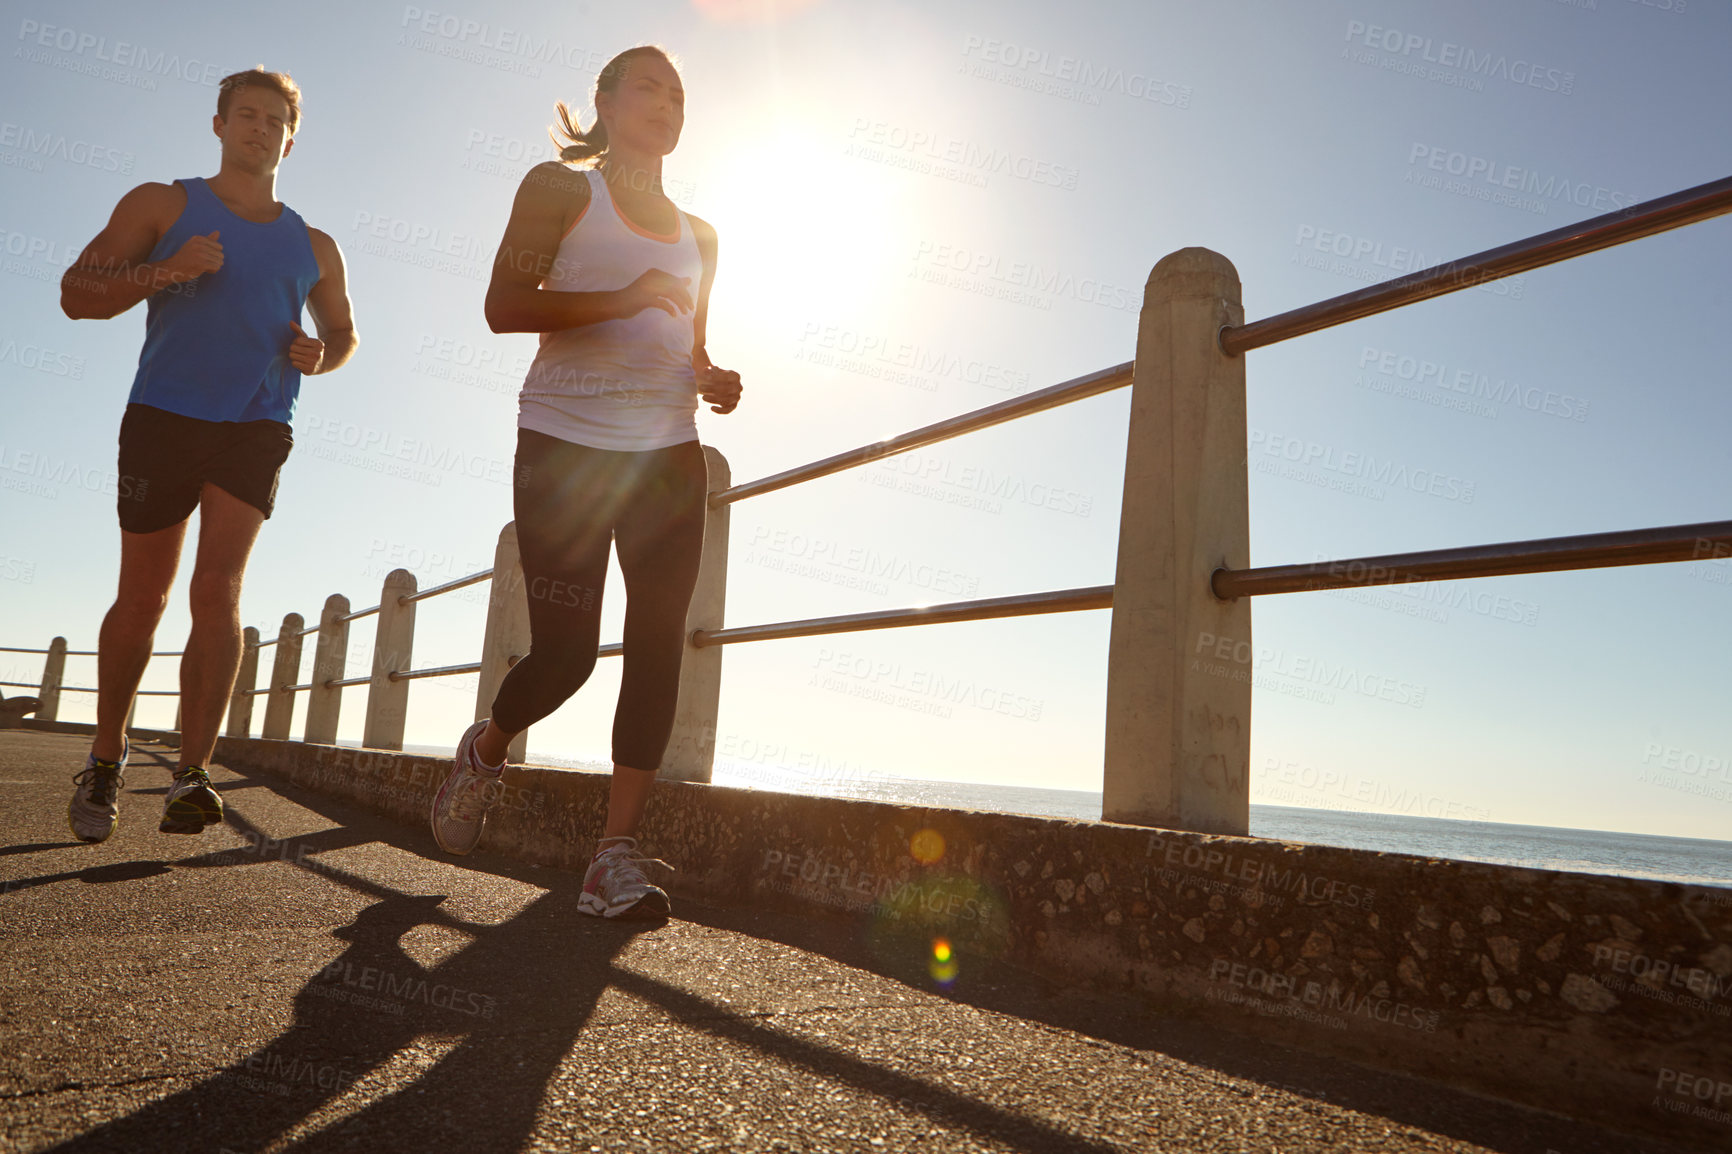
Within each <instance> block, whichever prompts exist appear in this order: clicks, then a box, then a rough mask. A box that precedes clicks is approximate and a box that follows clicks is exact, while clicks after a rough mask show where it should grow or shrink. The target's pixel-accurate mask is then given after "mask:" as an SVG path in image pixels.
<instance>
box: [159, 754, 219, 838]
mask: <svg viewBox="0 0 1732 1154" xmlns="http://www.w3.org/2000/svg"><path fill="white" fill-rule="evenodd" d="M222 819H223V799H222V798H220V797H218V796H217V791H216V790H214V789H212V788H211V784H210V775H209V774H207V773H206V772H205V771H204V767H203V766H199V765H188V766H184V767H183V768H182V769H180V771H179V772H177V773H176V774H175V775H174V784H173V785H171V786H170V787H169V789H168V800H167V801H165V802H164V803H163V806H162V824H161V825H159V826H157V827H156V828H157V829H158V830H160V831H162V832H163V833H203V832H204V827H205V826H207V825H215V824H216V823H217V822H219V821H221V820H222Z"/></svg>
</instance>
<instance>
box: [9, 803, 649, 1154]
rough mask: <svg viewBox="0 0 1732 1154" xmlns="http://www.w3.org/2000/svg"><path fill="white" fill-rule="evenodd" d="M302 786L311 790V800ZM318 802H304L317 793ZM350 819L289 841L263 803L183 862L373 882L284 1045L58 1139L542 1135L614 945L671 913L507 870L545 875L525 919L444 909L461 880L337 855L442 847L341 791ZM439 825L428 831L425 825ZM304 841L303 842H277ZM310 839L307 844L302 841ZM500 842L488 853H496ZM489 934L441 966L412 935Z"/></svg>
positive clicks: (145, 868) (84, 1144) (473, 1148)
mask: <svg viewBox="0 0 1732 1154" xmlns="http://www.w3.org/2000/svg"><path fill="white" fill-rule="evenodd" d="M297 800H298V801H300V800H302V799H297ZM303 803H304V802H303ZM319 809H320V810H321V811H323V812H325V816H328V817H331V818H332V819H333V820H336V821H337V822H339V823H340V824H339V825H338V826H337V828H333V829H327V830H323V831H320V832H318V833H313V834H308V835H304V836H297V837H293V838H284V839H281V840H280V841H276V842H272V841H270V839H266V838H264V836H263V834H262V833H261V832H260V831H259V829H258V827H257V826H256V825H255V824H254V823H253V822H251V821H249V820H248V819H247V818H246V816H245V815H243V814H241V813H239V812H238V811H236V810H235V809H234V808H233V807H230V809H229V815H228V819H227V824H229V825H230V826H231V827H233V828H234V829H236V830H237V831H240V832H242V833H243V834H244V835H247V836H248V837H249V846H248V847H243V848H239V849H234V848H231V849H227V850H219V851H215V852H213V853H210V854H206V855H201V856H200V857H197V858H192V859H185V860H182V861H180V862H176V863H174V865H175V866H176V867H187V866H191V867H193V868H212V867H222V866H235V865H242V864H249V863H253V862H264V861H278V860H282V861H287V862H288V863H289V864H290V865H292V866H295V867H298V868H301V869H305V870H308V871H309V872H312V873H314V874H315V875H317V876H319V877H321V878H322V879H324V880H327V881H329V882H331V883H333V884H336V885H340V886H344V887H345V888H348V889H350V890H353V891H357V892H360V893H362V894H365V895H368V896H371V897H373V898H374V899H375V900H373V901H372V902H371V904H369V905H367V906H365V907H364V908H363V909H362V910H361V911H360V912H359V913H358V914H357V915H356V917H355V918H354V920H353V921H352V922H350V923H349V924H347V925H345V926H340V927H338V928H336V929H334V930H332V931H330V936H331V937H333V938H335V939H337V940H338V941H341V942H344V943H346V946H345V948H344V950H343V951H342V953H341V954H340V955H339V956H337V957H336V958H334V959H333V960H332V961H331V962H330V963H328V964H327V965H325V966H324V967H323V968H322V969H320V970H318V971H316V972H315V973H313V974H312V975H311V976H310V977H308V978H307V979H306V981H305V983H304V984H303V985H302V987H301V989H300V990H299V991H298V992H297V993H296V995H295V997H294V1001H293V1006H294V1020H293V1022H292V1024H291V1025H290V1026H289V1027H288V1028H287V1029H285V1030H283V1031H282V1033H280V1034H279V1035H278V1036H277V1037H275V1038H274V1039H272V1040H271V1041H270V1042H269V1043H268V1044H266V1045H264V1046H262V1047H261V1048H259V1049H258V1050H256V1051H254V1052H253V1053H251V1054H249V1055H247V1056H246V1057H244V1058H241V1059H238V1060H236V1061H235V1062H233V1063H232V1064H230V1065H229V1066H227V1067H226V1068H224V1069H221V1070H217V1071H213V1072H211V1073H209V1074H208V1075H205V1076H203V1077H202V1079H201V1080H200V1081H199V1082H198V1083H197V1084H196V1085H192V1086H189V1087H187V1088H186V1089H183V1090H180V1091H178V1092H176V1093H173V1094H170V1095H168V1096H166V1097H163V1098H159V1099H157V1100H155V1101H153V1102H150V1103H148V1104H147V1105H145V1106H143V1107H141V1108H139V1109H137V1110H135V1111H133V1112H132V1113H130V1114H128V1115H126V1116H124V1117H121V1118H118V1119H115V1120H114V1121H111V1122H108V1123H105V1124H103V1125H101V1126H98V1127H96V1128H95V1129H93V1130H90V1131H88V1132H87V1133H84V1134H82V1135H79V1136H78V1137H75V1138H72V1139H70V1140H68V1141H66V1142H64V1143H62V1144H61V1145H59V1146H57V1147H54V1149H55V1150H57V1151H66V1152H69V1154H71V1152H78V1154H84V1152H94V1151H113V1152H121V1151H125V1152H127V1154H133V1152H136V1151H140V1150H158V1149H161V1150H198V1149H209V1150H217V1149H223V1148H226V1149H228V1150H230V1151H233V1152H235V1154H240V1152H242V1151H254V1150H260V1149H263V1148H265V1147H267V1146H272V1145H281V1144H282V1143H283V1141H284V1140H285V1139H287V1141H288V1148H289V1149H293V1150H307V1151H324V1150H332V1151H336V1150H368V1151H378V1152H381V1154H383V1152H386V1151H424V1150H437V1149H446V1148H450V1145H451V1143H453V1142H454V1141H456V1140H457V1139H458V1138H459V1137H460V1138H461V1144H462V1148H463V1149H464V1150H465V1151H469V1152H475V1154H487V1152H491V1151H499V1152H502V1154H503V1152H505V1151H517V1150H521V1149H522V1148H523V1147H524V1146H525V1145H527V1143H528V1138H529V1135H530V1133H531V1131H532V1129H533V1127H534V1125H535V1122H536V1118H537V1115H538V1112H539V1110H540V1108H541V1102H542V1099H543V1097H544V1096H545V1094H546V1091H547V1085H548V1083H549V1082H550V1081H551V1079H552V1078H553V1076H554V1074H555V1072H556V1071H557V1070H558V1068H559V1065H560V1063H561V1062H563V1061H564V1060H565V1059H566V1058H567V1057H568V1056H569V1054H570V1052H571V1049H572V1046H573V1045H574V1043H575V1041H576V1038H577V1035H578V1033H579V1032H580V1031H581V1030H582V1029H583V1026H584V1024H585V1022H587V1021H588V1019H589V1017H590V1015H591V1013H592V1012H593V1011H594V1008H595V1005H596V1003H597V1001H598V1000H599V999H600V997H601V995H602V993H603V991H604V990H606V989H607V987H608V986H609V984H610V983H611V982H612V979H613V977H614V973H615V971H614V970H613V968H612V961H613V959H614V957H615V956H616V955H617V954H618V953H619V952H620V951H621V950H622V949H624V948H625V946H626V945H627V944H628V943H629V942H630V940H631V939H632V937H633V936H634V935H635V934H637V933H640V932H642V931H643V930H645V929H650V928H654V926H655V925H656V924H659V923H655V922H647V923H645V922H639V923H620V922H603V921H599V920H598V919H595V918H591V917H588V916H586V915H583V914H581V913H579V911H578V908H577V895H578V892H579V890H580V888H581V879H579V878H577V877H575V876H574V875H572V874H569V873H567V872H565V871H558V870H547V871H534V870H527V869H525V868H523V867H521V866H518V865H517V863H506V862H505V859H500V860H501V862H502V863H504V864H507V865H508V866H509V867H512V868H507V869H504V870H500V871H494V870H492V869H487V868H486V866H485V864H484V863H482V862H466V863H465V864H466V865H467V866H469V867H470V868H474V869H478V870H480V871H481V872H488V873H495V872H497V873H498V874H499V876H512V877H515V880H520V881H527V882H529V883H530V884H532V885H534V886H536V887H537V888H539V889H541V890H543V891H544V892H542V893H540V894H539V895H538V896H535V897H533V898H532V899H530V900H529V902H528V904H527V905H526V906H525V907H524V908H523V909H522V910H520V911H519V912H518V913H517V914H516V915H515V916H514V917H512V918H510V919H509V920H508V921H505V922H503V923H501V924H497V925H494V924H484V923H477V922H473V921H469V920H465V919H463V918H461V917H457V916H455V915H453V914H451V913H450V912H448V911H446V910H445V909H444V908H443V904H444V902H445V900H446V898H445V895H441V894H432V895H418V894H406V893H403V892H400V891H398V890H395V889H393V888H391V887H389V886H387V885H384V884H382V883H380V882H377V881H374V880H372V879H370V878H367V877H366V876H364V875H363V874H361V873H359V872H356V871H355V870H352V869H349V868H345V867H343V866H338V865H336V864H334V863H329V864H328V863H324V862H320V861H319V860H318V855H319V853H321V852H325V851H328V850H332V849H337V848H345V847H349V846H356V845H363V844H367V843H384V844H386V845H389V846H391V847H393V848H398V849H402V850H406V851H409V852H412V853H417V854H420V855H421V856H425V857H429V858H438V859H441V860H447V861H448V860H449V859H443V858H442V855H435V854H431V853H428V852H426V849H425V847H423V846H422V845H420V844H419V842H418V840H417V839H416V838H415V837H414V836H413V834H411V833H409V832H408V831H405V830H404V829H403V828H402V827H401V826H396V825H393V824H390V823H387V822H385V821H384V820H383V819H380V818H378V817H376V816H374V815H370V814H365V813H363V812H361V811H358V810H352V809H350V807H348V806H345V805H342V804H341V803H330V804H328V805H323V806H320V807H319ZM423 840H424V839H423ZM276 846H293V847H294V853H293V854H292V855H279V854H278V853H277V852H275V851H274V849H272V848H271V847H276ZM303 848H304V849H305V851H306V852H305V853H303V852H301V851H302V849H303ZM478 856H484V855H478ZM169 868H170V867H169V866H168V865H165V864H163V863H160V862H129V863H122V864H121V865H119V866H103V867H97V868H95V869H93V870H87V871H80V872H78V873H73V874H66V875H57V876H56V877H53V878H43V879H32V882H33V884H43V883H46V882H47V881H52V880H64V879H66V878H71V877H81V876H87V875H97V880H123V878H125V877H131V876H138V877H143V876H151V875H152V874H155V873H162V872H167V871H168V869H169ZM425 926H434V927H440V928H442V929H444V930H446V931H455V932H456V933H458V934H462V935H465V936H467V937H469V938H470V939H471V940H470V941H468V942H467V943H466V944H463V945H461V946H459V947H457V948H455V949H453V950H452V951H451V952H448V953H446V954H444V955H443V956H441V957H439V958H438V960H437V961H436V962H434V963H433V964H431V965H423V964H422V963H421V962H419V961H417V960H416V959H415V958H414V957H413V956H411V954H410V953H409V951H408V950H407V949H406V948H405V945H404V939H405V936H406V935H409V934H410V933H411V932H412V931H415V930H417V929H419V928H420V927H425Z"/></svg>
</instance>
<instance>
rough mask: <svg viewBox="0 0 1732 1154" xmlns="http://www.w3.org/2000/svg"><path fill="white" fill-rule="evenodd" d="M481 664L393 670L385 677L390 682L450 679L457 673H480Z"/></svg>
mask: <svg viewBox="0 0 1732 1154" xmlns="http://www.w3.org/2000/svg"><path fill="white" fill-rule="evenodd" d="M480 672H481V662H479V661H471V662H470V663H469V664H467V665H441V666H439V667H438V668H436V669H409V670H393V671H392V672H390V673H387V674H386V675H385V676H386V677H388V678H389V679H390V680H392V681H418V680H420V679H421V678H423V677H451V676H454V675H456V674H459V673H480Z"/></svg>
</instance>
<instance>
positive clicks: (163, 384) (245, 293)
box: [127, 177, 319, 424]
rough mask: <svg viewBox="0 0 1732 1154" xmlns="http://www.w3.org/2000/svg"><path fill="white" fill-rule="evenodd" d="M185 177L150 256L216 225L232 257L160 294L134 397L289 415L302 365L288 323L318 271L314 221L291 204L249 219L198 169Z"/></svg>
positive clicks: (195, 412)
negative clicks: (292, 351) (176, 212)
mask: <svg viewBox="0 0 1732 1154" xmlns="http://www.w3.org/2000/svg"><path fill="white" fill-rule="evenodd" d="M176 183H177V184H179V185H180V186H181V187H182V188H184V189H185V190H186V208H185V209H184V210H182V212H181V214H180V216H179V218H177V219H176V220H175V222H174V224H172V225H170V226H169V229H168V231H167V232H165V233H164V234H163V236H162V239H161V240H159V241H157V243H156V247H155V248H154V249H152V250H151V254H150V259H151V260H152V261H159V260H164V259H166V258H167V257H170V256H173V255H174V253H175V252H177V251H179V249H180V246H181V245H183V244H185V243H186V242H187V240H188V239H190V238H191V237H194V236H209V235H210V234H211V233H212V232H216V233H218V234H219V235H218V236H217V243H218V244H221V245H222V246H223V266H222V267H221V268H220V269H217V270H216V271H215V272H207V273H205V274H204V275H203V276H201V277H199V278H198V279H197V280H194V281H188V282H186V283H185V284H183V285H181V286H179V288H178V290H176V289H160V290H158V291H157V292H155V293H152V294H151V296H150V298H149V302H150V303H149V305H148V307H147V312H146V317H145V326H144V348H143V350H142V351H141V352H140V353H139V355H138V373H137V374H136V375H135V376H134V377H133V379H132V395H131V396H130V397H128V398H127V399H128V400H129V401H131V402H134V403H136V404H140V405H149V406H151V407H152V408H155V409H166V410H168V411H169V412H171V413H179V414H180V415H181V416H183V417H198V418H200V419H201V420H206V421H258V420H271V421H282V422H283V423H285V424H287V423H289V420H290V418H291V417H293V416H294V412H295V398H296V397H297V396H299V394H300V391H301V374H300V370H298V369H296V368H295V367H294V366H293V365H291V364H290V363H289V356H288V350H289V342H290V341H292V340H294V338H295V331H294V329H292V328H290V327H289V325H290V323H291V322H298V321H299V320H300V319H301V307H302V306H303V305H304V304H305V303H306V300H307V293H309V292H310V291H312V288H313V285H315V284H317V283H318V280H319V262H318V258H316V257H315V256H314V255H313V242H312V238H311V237H309V236H308V235H307V225H306V222H305V221H303V220H302V219H301V218H300V215H299V214H298V213H296V212H295V210H294V209H292V208H290V207H289V206H288V205H286V204H285V205H284V206H283V211H282V213H281V215H279V216H278V217H277V219H276V220H274V221H272V222H271V223H270V224H259V223H257V222H255V221H250V220H244V219H242V218H241V217H238V216H236V215H235V214H234V213H233V212H232V211H230V209H229V208H228V206H227V205H225V204H223V202H222V201H220V200H218V199H217V197H216V194H215V193H214V192H212V191H211V190H210V189H209V187H207V186H206V184H205V182H204V181H203V180H202V179H200V178H199V177H192V178H190V179H187V180H181V181H176ZM189 290H190V291H189ZM303 327H305V326H303Z"/></svg>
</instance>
